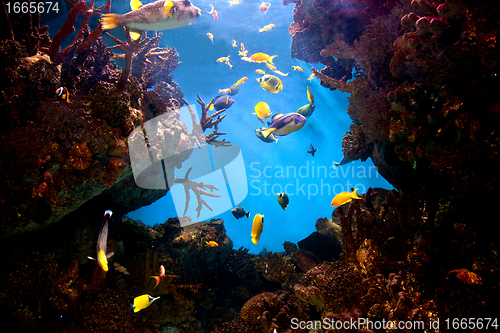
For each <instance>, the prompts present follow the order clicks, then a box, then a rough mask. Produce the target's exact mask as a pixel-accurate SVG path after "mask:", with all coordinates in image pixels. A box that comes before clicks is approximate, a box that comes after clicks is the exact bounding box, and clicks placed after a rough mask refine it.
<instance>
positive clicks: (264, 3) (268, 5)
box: [259, 2, 271, 14]
mask: <svg viewBox="0 0 500 333" xmlns="http://www.w3.org/2000/svg"><path fill="white" fill-rule="evenodd" d="M269 7H271V4H270V3H266V2H263V3H261V4H260V7H259V9H260V10H261V11H263V12H264V14H265V13H267V10H268V9H269Z"/></svg>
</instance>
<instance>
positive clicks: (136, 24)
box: [99, 0, 201, 40]
mask: <svg viewBox="0 0 500 333" xmlns="http://www.w3.org/2000/svg"><path fill="white" fill-rule="evenodd" d="M130 7H131V8H132V11H131V12H128V13H126V14H123V15H120V14H104V15H102V16H101V19H100V21H99V22H100V23H101V25H102V29H103V30H105V31H106V30H111V29H114V28H118V27H120V26H122V25H124V26H126V27H128V28H129V29H130V36H131V37H132V39H134V40H137V39H139V37H141V33H142V31H143V30H153V31H158V30H169V29H175V28H179V27H182V26H185V25H188V24H191V23H193V22H194V21H195V20H196V19H197V18H198V17H200V15H201V12H200V9H199V8H198V7H196V6H193V5H192V4H191V2H190V1H189V0H158V1H156V2H153V3H148V4H147V5H143V4H142V3H141V2H140V1H139V0H131V1H130Z"/></svg>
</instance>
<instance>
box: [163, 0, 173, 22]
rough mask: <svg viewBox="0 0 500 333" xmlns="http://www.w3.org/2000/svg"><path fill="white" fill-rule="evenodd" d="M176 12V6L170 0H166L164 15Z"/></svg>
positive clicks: (167, 15) (168, 15)
mask: <svg viewBox="0 0 500 333" xmlns="http://www.w3.org/2000/svg"><path fill="white" fill-rule="evenodd" d="M174 13H175V6H174V4H173V3H172V1H170V0H165V4H164V5H163V15H164V16H165V18H167V17H170V16H172V15H173V14H174Z"/></svg>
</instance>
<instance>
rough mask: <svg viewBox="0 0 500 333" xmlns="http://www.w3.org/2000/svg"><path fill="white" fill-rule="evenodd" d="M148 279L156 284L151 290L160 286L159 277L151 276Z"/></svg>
mask: <svg viewBox="0 0 500 333" xmlns="http://www.w3.org/2000/svg"><path fill="white" fill-rule="evenodd" d="M150 278H153V279H155V280H156V284H155V286H154V287H153V289H154V288H156V286H157V285H159V284H160V277H159V276H151V277H150Z"/></svg>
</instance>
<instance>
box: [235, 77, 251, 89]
mask: <svg viewBox="0 0 500 333" xmlns="http://www.w3.org/2000/svg"><path fill="white" fill-rule="evenodd" d="M246 80H248V78H247V77H246V76H244V77H242V78H241V79H239V80H238V81H236V83H235V84H233V86H235V87H237V86H239V85H240V84H242V83H244V82H245V81H246Z"/></svg>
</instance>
